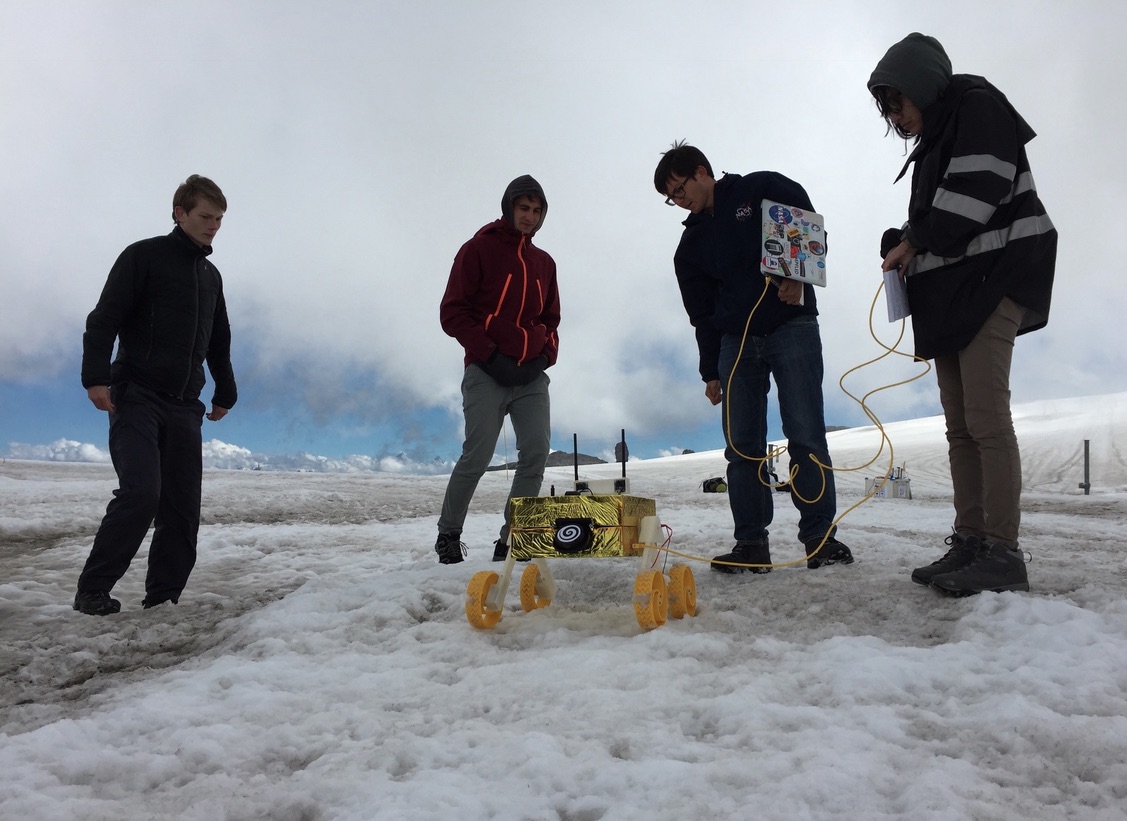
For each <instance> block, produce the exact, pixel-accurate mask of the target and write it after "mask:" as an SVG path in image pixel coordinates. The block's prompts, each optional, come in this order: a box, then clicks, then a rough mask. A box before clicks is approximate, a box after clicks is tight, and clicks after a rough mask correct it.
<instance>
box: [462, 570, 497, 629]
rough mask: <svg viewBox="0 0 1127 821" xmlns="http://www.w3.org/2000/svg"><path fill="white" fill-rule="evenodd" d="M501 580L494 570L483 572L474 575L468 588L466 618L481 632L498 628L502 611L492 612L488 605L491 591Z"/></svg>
mask: <svg viewBox="0 0 1127 821" xmlns="http://www.w3.org/2000/svg"><path fill="white" fill-rule="evenodd" d="M499 578H500V576H498V575H497V574H496V573H494V572H493V571H492V570H481V571H479V572H477V573H474V574H473V577H472V578H470V583H469V585H467V587H466V618H467V619H469V621H470V624H472V625H473V626H474V627H476V628H478V629H479V630H488V629H489V628H490V627H496V626H497V622H499V621H500V620H501V611H500V610H490V609H489V607H488V605H487V604H486V600H487V599H488V598H489V591H490V590H492V589H493V585H495V584H496V583H497V580H498V579H499Z"/></svg>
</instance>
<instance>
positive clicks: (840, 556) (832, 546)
mask: <svg viewBox="0 0 1127 821" xmlns="http://www.w3.org/2000/svg"><path fill="white" fill-rule="evenodd" d="M820 544H822V541H821V539H818V540H817V541H812V542H807V543H806V544H805V545H804V547H805V548H806V567H807V569H809V570H817V569H818V568H819V567H826V566H827V565H831V564H853V553H852V551H850V549H849V548H848V547H846V546H845V545H843V544H842V543H841V542H839V541H838V540H837V539H835V538H834V537H833V536H831V537H830V538H828V539H826V543H825V544H822V548H821V550H819V549H818V545H820Z"/></svg>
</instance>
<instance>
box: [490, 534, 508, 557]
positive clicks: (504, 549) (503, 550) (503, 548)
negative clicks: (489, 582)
mask: <svg viewBox="0 0 1127 821" xmlns="http://www.w3.org/2000/svg"><path fill="white" fill-rule="evenodd" d="M507 558H509V546H508V545H507V544H505V540H504V539H498V540H497V541H495V542H494V543H493V561H495V562H503V561H505V559H507Z"/></svg>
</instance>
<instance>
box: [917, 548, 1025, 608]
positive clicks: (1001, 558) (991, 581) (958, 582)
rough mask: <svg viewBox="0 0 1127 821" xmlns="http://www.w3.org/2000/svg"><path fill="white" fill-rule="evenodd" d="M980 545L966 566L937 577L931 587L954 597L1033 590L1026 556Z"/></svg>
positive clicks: (1009, 549)
mask: <svg viewBox="0 0 1127 821" xmlns="http://www.w3.org/2000/svg"><path fill="white" fill-rule="evenodd" d="M979 545H980V546H979V549H978V552H977V553H976V554H975V556H974V558H973V559H971V561H970V563H969V564H968V565H966V567H962V568H960V569H959V570H955V571H953V572H951V573H944V574H943V575H941V576H935V577H934V578H933V579H932V580H931V586H932V587H934V588H935V589H936V590H939V591H941V592H943V593H949V594H951V595H952V596H973V595H975V594H976V593H981V592H983V591H985V590H989V591H990V592H992V593H1004V592H1006V591H1010V590H1029V576H1028V575H1027V574H1026V572H1025V554H1024V553H1022V552H1021V551H1020V550H1018V549H1016V548H1009V547H1006V546H1005V545H1001V544H997V543H996V542H979Z"/></svg>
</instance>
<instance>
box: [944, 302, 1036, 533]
mask: <svg viewBox="0 0 1127 821" xmlns="http://www.w3.org/2000/svg"><path fill="white" fill-rule="evenodd" d="M1024 313H1025V309H1024V308H1022V307H1021V306H1020V305H1018V304H1017V303H1016V302H1014V301H1013V300H1012V299H1008V298H1006V299H1003V300H1002V303H1001V304H1000V305H999V306H998V309H997V310H996V311H994V313H993V314H992V315H991V316H990V318H989V319H988V320H986V324H985V325H983V326H982V329H981V330H980V331H979V332H978V335H977V336H975V338H974V339H973V340H972V341H971V343H970V344H969V345H968V346H967V347H966V348H964V349H963V350H961V351H959V352H958V353H957V354H948V355H945V356H937V357H936V358H935V374H936V378H937V379H938V381H939V401H940V403H941V404H942V405H943V414H944V416H945V418H946V422H947V452H948V457H949V459H950V462H951V483H952V486H953V488H954V503H955V530H957V531H959V532H961V533H967V534H970V535H974V536H978V537H979V538H984V539H988V540H989V541H993V542H1000V543H1001V544H1003V545H1005V546H1007V547H1016V546H1017V541H1018V538H1017V537H1018V530H1019V528H1020V526H1021V454H1020V452H1019V451H1018V444H1017V435H1016V434H1015V433H1014V424H1013V416H1012V415H1011V413H1010V362H1011V360H1012V358H1013V349H1014V338H1015V337H1016V336H1017V329H1018V327H1019V326H1020V324H1021V320H1022V316H1023V315H1024Z"/></svg>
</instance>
